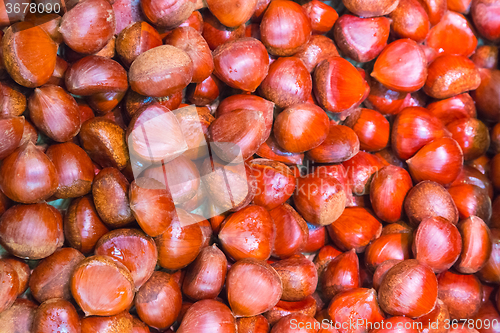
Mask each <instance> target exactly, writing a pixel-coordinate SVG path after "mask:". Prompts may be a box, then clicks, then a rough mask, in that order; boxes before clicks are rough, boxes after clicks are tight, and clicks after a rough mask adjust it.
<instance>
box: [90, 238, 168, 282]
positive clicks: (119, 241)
mask: <svg viewBox="0 0 500 333" xmlns="http://www.w3.org/2000/svg"><path fill="white" fill-rule="evenodd" d="M94 253H95V254H97V255H104V256H109V257H111V258H113V259H114V260H116V261H119V262H121V263H122V264H123V265H125V267H127V268H128V270H129V271H130V274H131V275H132V279H133V280H134V284H135V288H136V290H138V289H139V288H140V287H141V286H142V285H143V284H144V283H145V282H146V281H148V279H149V278H150V277H151V275H152V274H153V272H154V269H155V267H156V262H157V261H158V251H157V249H156V244H155V242H154V240H153V239H152V238H150V237H148V236H147V235H145V234H144V233H143V232H142V231H140V230H138V229H117V230H112V231H110V232H108V233H107V234H105V235H104V236H102V237H101V239H99V241H98V242H97V244H96V248H95V251H94Z"/></svg>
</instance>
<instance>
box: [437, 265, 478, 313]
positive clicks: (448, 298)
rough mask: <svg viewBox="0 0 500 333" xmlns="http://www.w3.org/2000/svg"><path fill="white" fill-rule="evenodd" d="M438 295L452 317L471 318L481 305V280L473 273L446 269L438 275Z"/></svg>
mask: <svg viewBox="0 0 500 333" xmlns="http://www.w3.org/2000/svg"><path fill="white" fill-rule="evenodd" d="M438 296H439V299H440V300H442V301H443V303H444V304H446V306H447V307H448V311H449V313H450V318H451V319H459V318H471V317H473V316H474V315H475V314H476V313H477V312H478V311H479V307H480V306H481V296H482V295H481V282H479V279H478V278H477V277H476V276H474V275H472V274H459V273H454V272H451V271H446V272H443V273H441V274H439V275H438Z"/></svg>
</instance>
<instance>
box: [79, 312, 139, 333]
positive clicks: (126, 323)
mask: <svg viewBox="0 0 500 333" xmlns="http://www.w3.org/2000/svg"><path fill="white" fill-rule="evenodd" d="M80 323H81V327H82V333H92V332H101V333H115V332H116V333H118V332H122V333H134V332H133V327H134V326H133V317H132V316H131V315H130V313H128V312H127V311H123V312H120V313H119V314H116V315H113V316H105V317H102V316H88V317H85V318H83V319H82V320H81V322H80Z"/></svg>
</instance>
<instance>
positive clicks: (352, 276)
mask: <svg viewBox="0 0 500 333" xmlns="http://www.w3.org/2000/svg"><path fill="white" fill-rule="evenodd" d="M278 273H279V272H278ZM319 282H320V289H321V292H322V296H323V299H324V300H328V301H329V300H331V299H332V298H333V297H334V296H335V295H337V294H339V293H341V292H343V291H346V290H349V289H354V288H359V287H360V285H361V281H360V275H359V260H358V256H357V255H356V252H355V251H354V249H352V250H350V251H348V252H345V253H342V254H341V255H339V256H337V257H336V258H334V259H333V260H331V261H330V262H329V263H328V265H327V266H326V267H325V269H324V271H323V272H322V273H321V276H320V279H319Z"/></svg>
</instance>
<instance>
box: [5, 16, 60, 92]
mask: <svg viewBox="0 0 500 333" xmlns="http://www.w3.org/2000/svg"><path fill="white" fill-rule="evenodd" d="M25 45H29V47H26V46H25ZM2 52H3V62H4V63H5V68H6V69H7V71H8V72H9V75H10V76H11V77H12V78H13V79H14V81H16V82H17V83H19V84H20V85H22V86H25V87H28V88H35V87H38V86H41V85H43V84H45V83H47V82H48V81H49V79H50V77H51V76H52V73H53V72H54V69H55V66H56V58H57V45H56V43H55V42H54V41H53V40H52V39H51V38H50V36H49V35H48V34H47V33H46V32H45V31H43V29H42V28H40V27H39V26H33V25H32V24H31V23H28V22H19V23H16V24H14V25H12V26H10V27H9V28H8V29H7V31H6V32H5V35H4V36H3V37H2Z"/></svg>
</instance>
